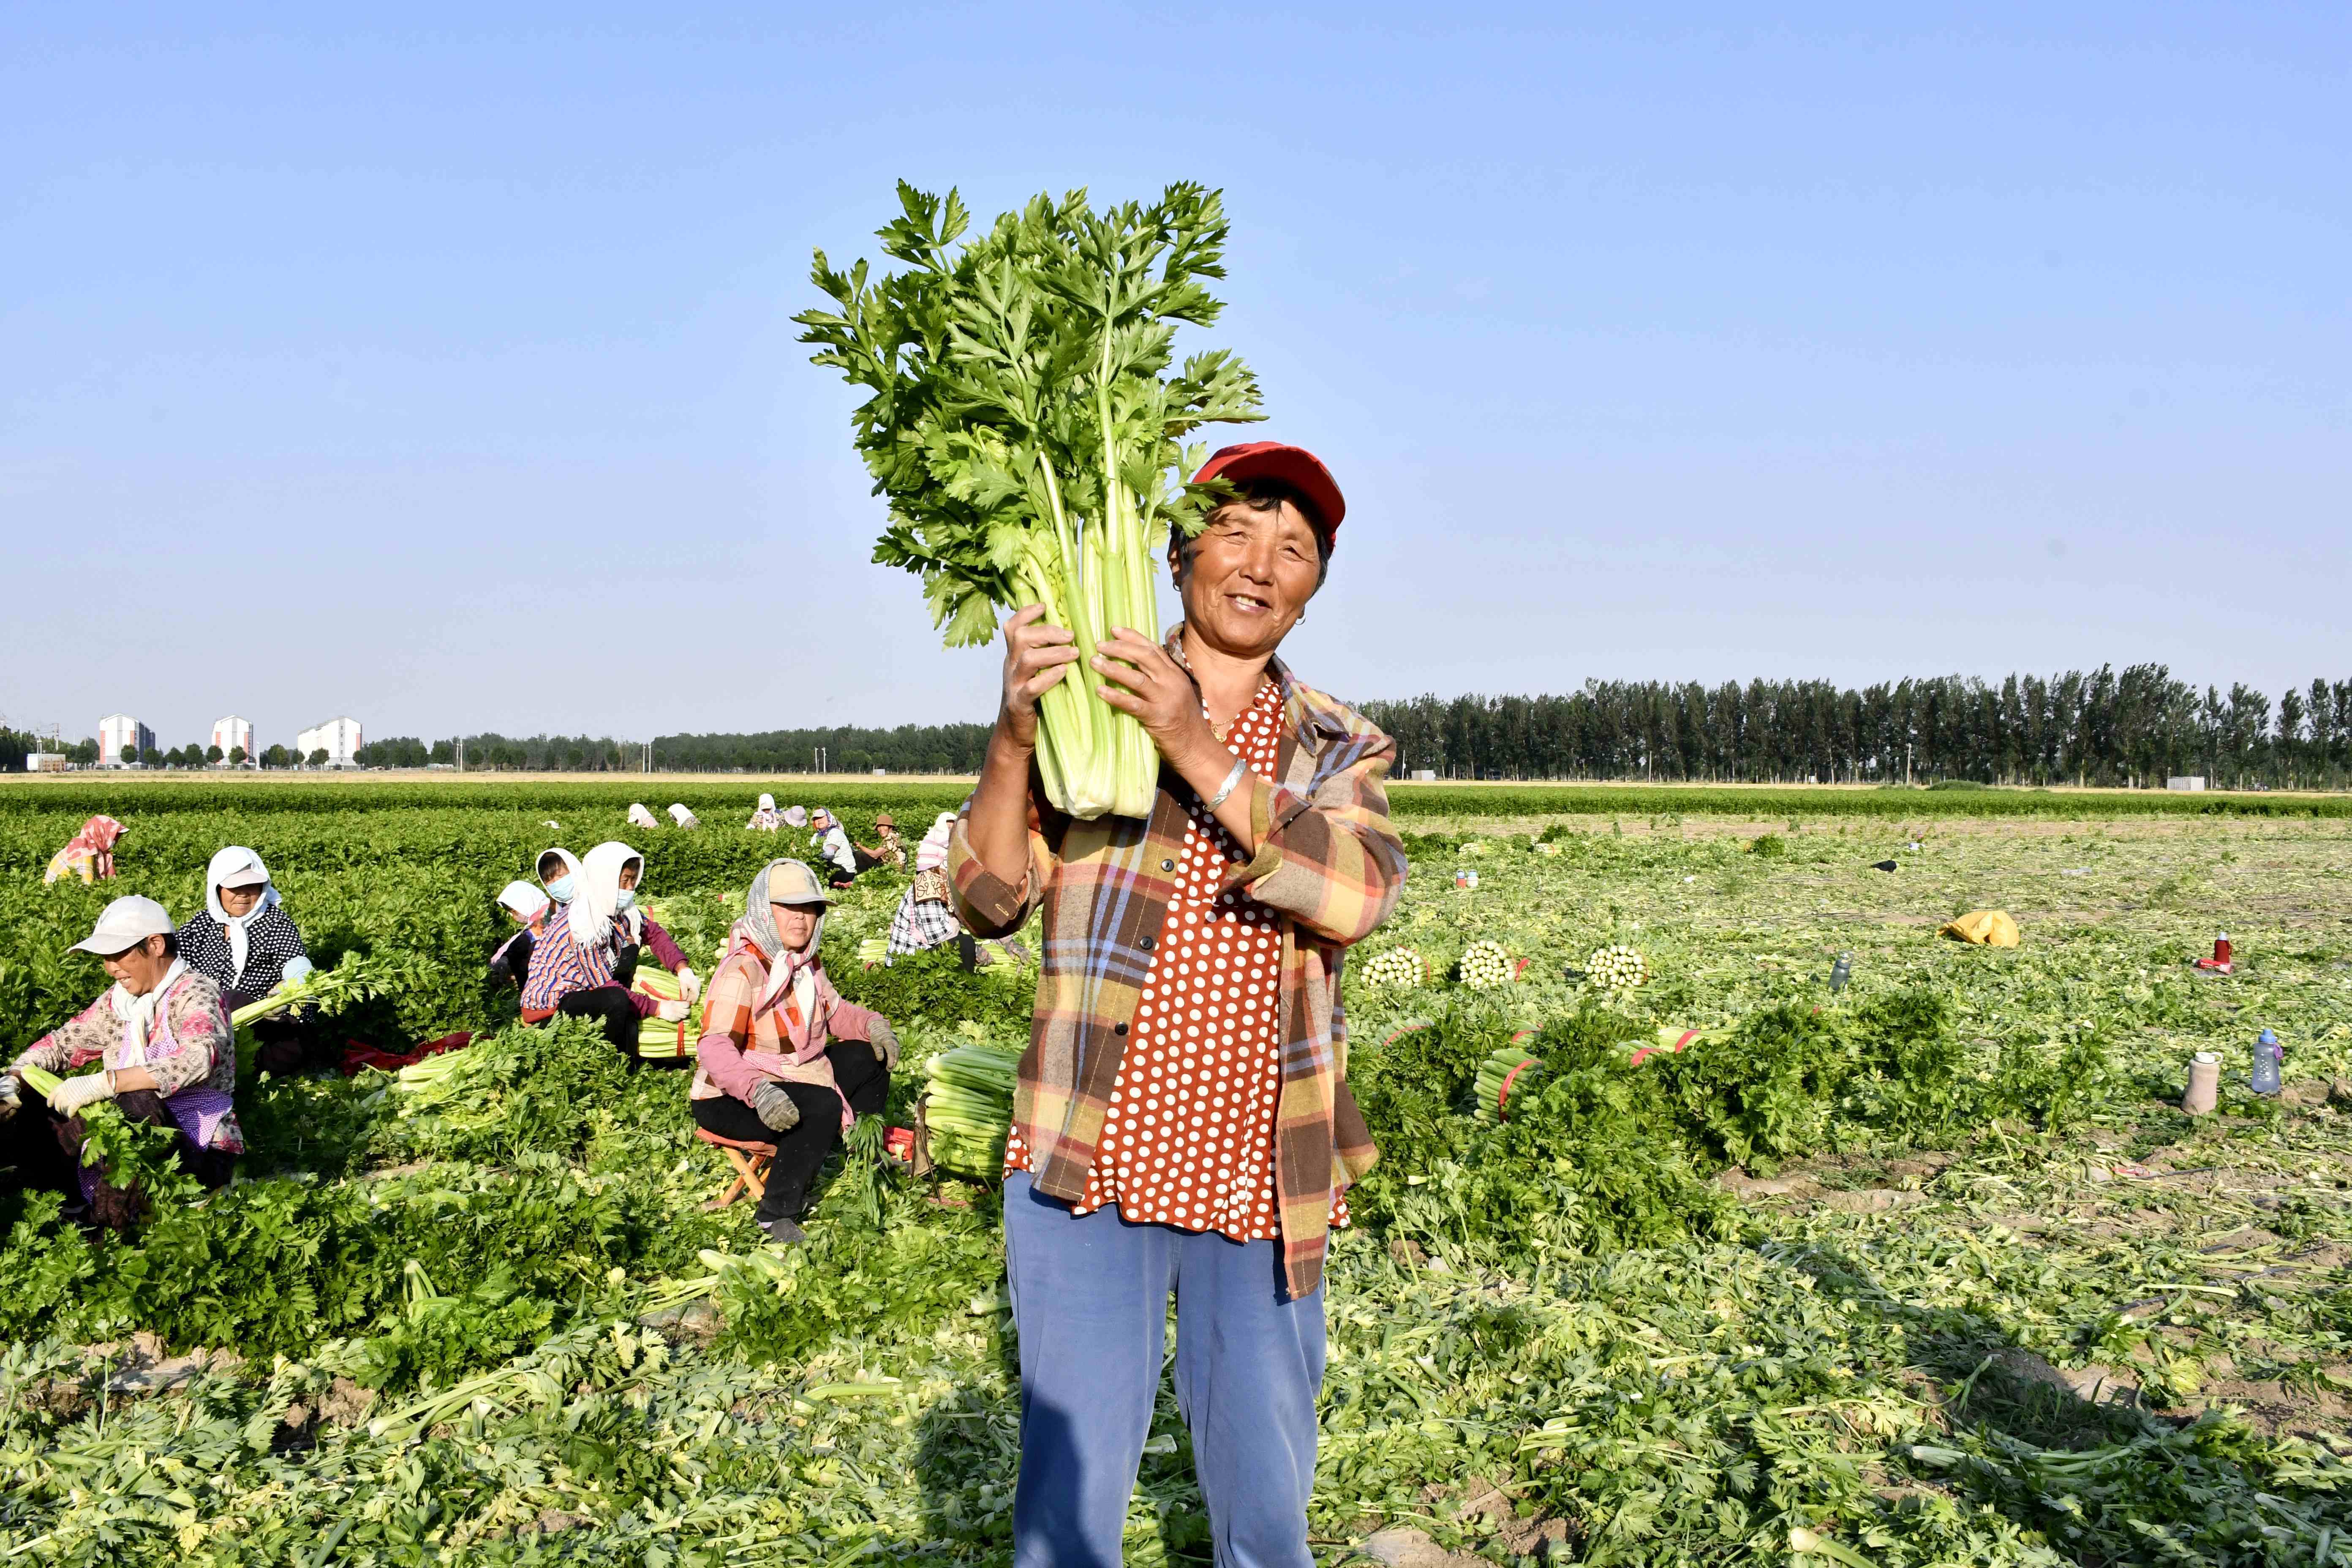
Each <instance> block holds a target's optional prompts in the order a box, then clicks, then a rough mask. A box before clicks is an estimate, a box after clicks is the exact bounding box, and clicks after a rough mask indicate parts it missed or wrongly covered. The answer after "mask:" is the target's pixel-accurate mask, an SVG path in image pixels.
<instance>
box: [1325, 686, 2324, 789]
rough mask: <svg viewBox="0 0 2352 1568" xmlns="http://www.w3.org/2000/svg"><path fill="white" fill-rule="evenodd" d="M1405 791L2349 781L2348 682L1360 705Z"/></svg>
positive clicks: (1713, 693)
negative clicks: (1386, 740)
mask: <svg viewBox="0 0 2352 1568" xmlns="http://www.w3.org/2000/svg"><path fill="white" fill-rule="evenodd" d="M1362 708H1363V712H1364V715H1365V717H1367V718H1369V719H1370V720H1371V721H1372V722H1373V723H1375V724H1378V725H1379V726H1381V729H1383V730H1385V731H1388V732H1389V734H1391V736H1393V737H1395V739H1396V742H1397V746H1398V750H1399V752H1400V756H1399V759H1398V764H1397V771H1398V773H1399V775H1400V776H1405V777H1410V776H1412V773H1416V772H1422V771H1426V772H1429V773H1434V774H1436V775H1437V776H1438V777H1440V778H1517V779H1660V780H1684V781H1694V782H1696V781H1706V782H1740V783H1779V784H1788V783H1804V782H1806V781H1809V780H1811V781H1818V782H1821V783H1824V784H1846V783H1864V784H1900V783H1906V782H1908V783H1935V782H1937V781H1939V780H1945V779H1959V780H1970V781H1974V782H1976V783H1979V784H2105V785H2113V786H2119V787H2125V788H2160V787H2162V786H2163V784H2164V782H2165V780H2166V779H2167V778H2168V777H2172V776H2178V775H2182V774H2199V775H2202V776H2204V777H2205V778H2206V779H2207V780H2209V781H2210V784H2212V786H2213V787H2214V788H2217V789H2245V788H2254V787H2269V788H2337V787H2341V786H2343V785H2344V784H2347V781H2352V680H2337V681H2328V680H2314V681H2313V682H2312V683H2311V684H2310V686H2309V687H2308V688H2304V689H2288V690H2286V691H2284V692H2283V693H2281V694H2280V696H2279V698H2278V700H2277V701H2276V702H2273V700H2271V698H2270V697H2268V696H2267V695H2265V694H2264V693H2263V692H2261V691H2258V690H2255V689H2253V688H2252V687H2250V686H2246V685H2244V684H2242V683H2241V684H2237V685H2233V686H2231V688H2230V689H2229V690H2228V692H2227V693H2224V692H2223V691H2221V689H2219V688H2218V687H2213V686H2208V687H2206V688H2205V689H2204V690H2203V691H2201V692H2200V691H2199V690H2198V689H2196V688H2195V687H2194V686H2191V685H2190V684H2189V683H2188V682H2186V681H2182V680H2179V679H2175V678H2174V677H2173V675H2172V673H2171V671H2170V669H2169V668H2167V667H2166V666H2164V665H2160V664H2136V665H2131V666H2129V667H2127V668H2125V669H2123V670H2122V671H2120V672H2118V671H2117V670H2116V669H2115V668H2114V667H2113V666H2110V665H2101V666H2100V667H2099V668H2097V669H2096V670H2094V671H2091V672H2089V673H2087V674H2086V673H2084V671H2081V670H2068V671H2066V672H2065V673H2064V674H2063V675H2054V676H2049V677H2042V676H2038V675H2011V676H2009V677H2007V678H2005V679H2002V680H2000V682H1998V683H1995V682H1992V681H1988V680H1983V679H1978V678H1976V677H1973V676H1958V675H1950V676H1941V677H1936V678H1932V679H1910V680H1899V681H1894V682H1881V683H1880V684H1878V685H1874V686H1865V687H1862V688H1860V689H1852V688H1841V687H1838V686H1836V685H1834V684H1833V683H1832V682H1829V681H1825V680H1777V681H1772V680H1751V681H1749V682H1748V684H1747V685H1745V686H1742V685H1740V684H1739V683H1738V682H1737V681H1727V682H1725V683H1724V684H1722V685H1720V686H1714V687H1708V686H1702V685H1700V684H1698V683H1697V682H1696V681H1690V682H1685V683H1682V684H1679V685H1677V684H1674V683H1671V682H1665V681H1603V680H1588V681H1586V682H1585V684H1584V688H1583V689H1582V690H1580V691H1577V692H1573V693H1571V694H1570V695H1567V696H1544V697H1487V696H1476V695H1472V696H1465V697H1457V698H1454V699H1453V700H1451V701H1447V700H1444V699H1441V698H1438V697H1435V696H1424V697H1418V698H1413V699H1411V700H1402V701H1375V702H1368V703H1365V704H1363V705H1362Z"/></svg>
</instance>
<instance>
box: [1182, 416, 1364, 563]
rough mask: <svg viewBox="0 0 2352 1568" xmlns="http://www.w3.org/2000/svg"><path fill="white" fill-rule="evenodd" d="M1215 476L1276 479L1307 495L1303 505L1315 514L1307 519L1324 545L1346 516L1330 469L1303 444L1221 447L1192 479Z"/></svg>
mask: <svg viewBox="0 0 2352 1568" xmlns="http://www.w3.org/2000/svg"><path fill="white" fill-rule="evenodd" d="M1210 479H1231V480H1233V481H1234V483H1235V484H1240V483H1242V482H1243V481H1244V480H1246V479H1280V480H1281V481H1282V482H1283V483H1284V484H1286V485H1288V486H1289V487H1290V488H1291V489H1295V490H1297V492H1298V493H1299V494H1300V495H1302V496H1305V497H1306V498H1307V506H1308V507H1310V508H1311V509H1313V510H1314V511H1315V513H1316V515H1315V516H1313V517H1310V518H1308V519H1307V521H1309V522H1311V523H1314V524H1316V525H1317V526H1318V528H1320V529H1321V530H1322V532H1323V541H1324V542H1325V543H1326V544H1328V543H1330V542H1331V541H1332V539H1333V538H1334V536H1336V535H1337V534H1338V533H1339V520H1340V519H1341V518H1343V517H1345V516H1347V515H1348V498H1347V497H1345V496H1343V495H1341V494H1340V493H1339V484H1338V483H1337V482H1336V481H1335V480H1333V479H1332V478H1331V470H1330V469H1328V468H1325V467H1324V466H1323V459H1321V458H1318V457H1317V456H1316V455H1315V454H1314V453H1312V452H1310V451H1308V450H1307V448H1306V447H1286V446H1284V445H1283V444H1282V443H1281V442H1279V441H1249V442H1244V444H1243V445H1241V446H1238V447H1219V448H1218V449H1217V451H1216V453H1215V455H1214V456H1213V457H1211V458H1210V459H1209V460H1208V461H1207V462H1205V463H1203V464H1202V465H1201V471H1200V472H1199V473H1197V474H1194V475H1193V476H1192V482H1193V483H1194V484H1196V485H1197V484H1204V483H1206V482H1207V481H1209V480H1210Z"/></svg>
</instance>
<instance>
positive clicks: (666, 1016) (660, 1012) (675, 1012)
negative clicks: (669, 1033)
mask: <svg viewBox="0 0 2352 1568" xmlns="http://www.w3.org/2000/svg"><path fill="white" fill-rule="evenodd" d="M693 1010H694V1009H693V1008H691V1007H690V1006H688V1005H687V1004H686V1003H684V1002H664V1003H661V1004H660V1005H657V1006H656V1007H655V1008H654V1016H655V1017H656V1018H659V1019H660V1020H661V1021H662V1022H663V1023H665V1024H675V1023H677V1021H678V1020H679V1019H680V1018H683V1017H685V1016H687V1015H688V1013H690V1012H692V1011H693Z"/></svg>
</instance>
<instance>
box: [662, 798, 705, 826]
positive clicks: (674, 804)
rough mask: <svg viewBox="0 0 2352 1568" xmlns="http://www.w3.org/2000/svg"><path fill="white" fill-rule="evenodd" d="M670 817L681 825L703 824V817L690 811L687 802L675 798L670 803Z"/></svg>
mask: <svg viewBox="0 0 2352 1568" xmlns="http://www.w3.org/2000/svg"><path fill="white" fill-rule="evenodd" d="M669 819H670V820H671V821H672V822H675V823H677V825H678V826H680V827H699V826H702V818H700V817H698V816H695V815H694V813H692V812H691V811H688V809H687V808H686V802H684V801H682V800H674V801H671V802H670V803H669Z"/></svg>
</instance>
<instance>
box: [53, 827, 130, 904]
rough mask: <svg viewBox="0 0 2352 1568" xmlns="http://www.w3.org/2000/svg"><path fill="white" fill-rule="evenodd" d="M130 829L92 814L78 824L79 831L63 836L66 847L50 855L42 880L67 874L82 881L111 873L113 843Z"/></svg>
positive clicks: (92, 879)
mask: <svg viewBox="0 0 2352 1568" xmlns="http://www.w3.org/2000/svg"><path fill="white" fill-rule="evenodd" d="M128 831H130V830H129V829H128V828H126V827H124V826H122V824H121V823H119V822H117V821H115V820H114V818H112V817H110V816H93V817H91V818H90V819H89V821H87V822H85V823H83V824H82V825H81V831H80V832H79V833H77V834H75V835H74V836H73V837H71V838H69V839H68V840H66V847H64V848H62V849H60V850H58V852H57V853H56V854H55V855H52V856H50V857H49V868H48V870H47V872H45V873H43V875H42V877H41V884H42V886H44V887H47V885H48V884H49V883H51V882H55V881H58V880H59V879H63V878H67V877H79V878H80V879H82V880H83V881H85V882H94V881H99V880H102V879H105V878H109V877H111V876H113V875H114V844H115V840H117V839H119V838H121V837H122V836H123V834H125V833H127V832H128Z"/></svg>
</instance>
